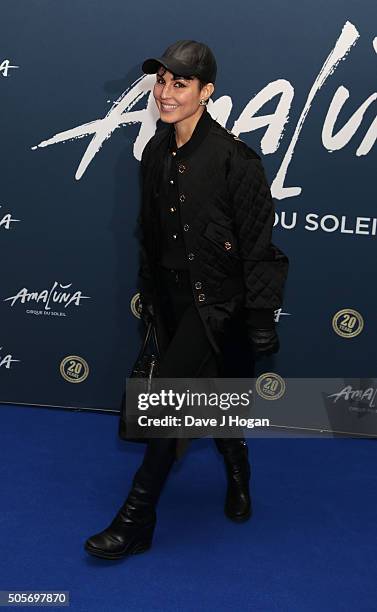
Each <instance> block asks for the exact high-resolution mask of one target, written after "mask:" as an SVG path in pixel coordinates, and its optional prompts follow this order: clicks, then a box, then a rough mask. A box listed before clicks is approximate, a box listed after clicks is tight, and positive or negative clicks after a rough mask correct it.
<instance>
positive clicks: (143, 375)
mask: <svg viewBox="0 0 377 612" xmlns="http://www.w3.org/2000/svg"><path fill="white" fill-rule="evenodd" d="M151 338H153V342H154V345H155V349H153V348H151V346H150V340H151ZM148 344H149V346H148ZM160 359H161V354H160V349H159V346H158V341H157V334H156V326H155V324H154V322H153V321H150V322H149V323H148V325H147V328H146V330H145V334H144V338H143V341H142V344H141V348H140V351H139V354H138V356H137V359H136V361H135V363H134V366H133V368H132V370H131V373H130V376H129V378H136V379H138V381H135V386H134V387H133V390H135V392H138V393H150V392H151V391H152V383H153V377H154V376H156V375H158V371H159V362H160ZM135 418H136V417H135ZM128 420H129V421H130V419H128ZM118 433H119V437H120V438H121V439H122V440H127V441H133V442H144V441H145V440H144V439H143V438H132V437H130V436H128V434H127V427H126V389H125V390H124V392H123V395H122V402H121V409H120V419H119V431H118Z"/></svg>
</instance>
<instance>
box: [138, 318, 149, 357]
mask: <svg viewBox="0 0 377 612" xmlns="http://www.w3.org/2000/svg"><path fill="white" fill-rule="evenodd" d="M152 327H153V323H152V322H151V321H150V322H149V323H148V325H147V329H146V330H145V334H144V338H143V342H142V344H141V348H140V351H139V354H138V357H137V359H141V358H142V356H143V355H144V353H145V349H146V347H147V344H148V340H149V337H150V335H151V332H152Z"/></svg>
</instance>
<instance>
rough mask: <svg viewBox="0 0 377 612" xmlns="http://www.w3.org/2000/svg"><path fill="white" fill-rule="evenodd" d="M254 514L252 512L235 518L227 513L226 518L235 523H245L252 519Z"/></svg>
mask: <svg viewBox="0 0 377 612" xmlns="http://www.w3.org/2000/svg"><path fill="white" fill-rule="evenodd" d="M252 514H253V513H252V512H251V511H250V512H249V513H248V514H244V515H243V516H233V515H231V514H227V513H226V512H225V516H226V517H227V518H228V519H230V520H231V521H233V522H234V523H245V521H248V520H249V519H250V518H251V517H252Z"/></svg>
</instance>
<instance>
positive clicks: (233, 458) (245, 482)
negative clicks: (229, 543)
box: [214, 438, 252, 522]
mask: <svg viewBox="0 0 377 612" xmlns="http://www.w3.org/2000/svg"><path fill="white" fill-rule="evenodd" d="M214 441H215V444H216V446H217V448H218V450H219V451H220V453H221V454H222V455H223V457H224V462H225V468H226V473H227V479H228V486H227V492H226V496H225V506H224V512H225V514H226V516H227V517H228V518H230V519H232V520H233V521H236V522H242V521H247V520H248V519H249V518H250V516H251V514H252V505H251V498H250V492H249V480H250V475H251V470H250V464H249V458H248V454H249V453H248V447H247V443H246V440H245V439H244V438H214Z"/></svg>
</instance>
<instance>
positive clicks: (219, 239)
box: [203, 221, 239, 259]
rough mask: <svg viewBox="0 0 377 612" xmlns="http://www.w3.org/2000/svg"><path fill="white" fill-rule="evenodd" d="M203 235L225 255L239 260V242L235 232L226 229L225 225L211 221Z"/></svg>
mask: <svg viewBox="0 0 377 612" xmlns="http://www.w3.org/2000/svg"><path fill="white" fill-rule="evenodd" d="M203 235H204V236H205V238H207V239H208V240H210V241H211V242H212V243H213V244H215V245H216V246H217V247H218V248H219V249H221V251H222V252H223V253H227V254H228V255H230V256H232V257H236V258H237V259H238V258H239V255H238V246H237V241H236V238H235V236H234V234H233V232H232V231H231V230H230V229H229V228H227V227H225V226H224V225H220V223H215V222H214V221H210V222H209V223H208V224H207V227H206V229H205V230H204V234H203Z"/></svg>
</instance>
